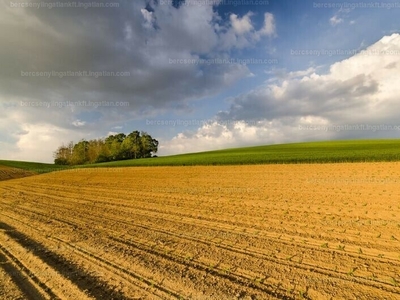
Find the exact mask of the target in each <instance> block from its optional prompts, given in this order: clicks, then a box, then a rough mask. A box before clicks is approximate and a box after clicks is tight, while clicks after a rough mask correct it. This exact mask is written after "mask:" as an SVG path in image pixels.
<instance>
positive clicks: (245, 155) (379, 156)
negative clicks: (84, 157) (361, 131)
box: [83, 140, 400, 167]
mask: <svg viewBox="0 0 400 300" xmlns="http://www.w3.org/2000/svg"><path fill="white" fill-rule="evenodd" d="M376 161H400V140H349V141H329V142H309V143H294V144H280V145H269V146H258V147H246V148H235V149H226V150H218V151H208V152H199V153H189V154H181V155H172V156H164V157H157V158H147V159H136V160H125V161H116V162H109V163H101V164H96V165H90V166H83V167H125V166H182V165H185V166H189V165H241V164H279V163H285V164H287V163H339V162H376Z"/></svg>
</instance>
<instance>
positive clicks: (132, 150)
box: [54, 131, 158, 165]
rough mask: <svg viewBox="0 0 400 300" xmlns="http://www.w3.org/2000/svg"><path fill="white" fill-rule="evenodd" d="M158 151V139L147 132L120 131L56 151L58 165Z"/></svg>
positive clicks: (134, 155)
mask: <svg viewBox="0 0 400 300" xmlns="http://www.w3.org/2000/svg"><path fill="white" fill-rule="evenodd" d="M157 151H158V141H157V140H156V139H153V138H152V137H151V136H150V135H149V134H148V133H146V132H143V131H142V132H139V131H133V132H131V133H130V134H128V135H125V134H123V133H119V134H116V135H110V136H108V137H107V138H105V139H97V140H90V141H86V140H81V141H80V142H79V143H77V144H74V143H73V142H70V143H69V144H68V145H67V146H65V145H62V146H60V147H58V149H57V150H56V151H55V152H54V163H55V164H56V165H83V164H92V163H100V162H107V161H116V160H125V159H137V158H147V157H152V155H153V154H154V153H157Z"/></svg>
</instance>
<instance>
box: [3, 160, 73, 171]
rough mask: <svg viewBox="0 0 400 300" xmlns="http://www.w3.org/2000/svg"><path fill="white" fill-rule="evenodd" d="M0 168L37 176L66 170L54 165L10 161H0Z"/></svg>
mask: <svg viewBox="0 0 400 300" xmlns="http://www.w3.org/2000/svg"><path fill="white" fill-rule="evenodd" d="M0 166H6V167H12V168H19V169H23V170H27V171H31V172H35V173H38V174H43V173H49V172H53V171H60V170H64V169H66V167H64V166H56V165H54V164H43V163H36V162H26V161H12V160H0Z"/></svg>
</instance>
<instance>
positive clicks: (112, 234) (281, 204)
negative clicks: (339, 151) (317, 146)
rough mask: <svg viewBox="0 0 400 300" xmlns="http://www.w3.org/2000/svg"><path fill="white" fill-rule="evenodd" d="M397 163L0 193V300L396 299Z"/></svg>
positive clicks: (136, 176)
mask: <svg viewBox="0 0 400 300" xmlns="http://www.w3.org/2000/svg"><path fill="white" fill-rule="evenodd" d="M399 285H400V163H354V164H322V165H317V164H312V165H254V166H213V167H211V166H210V167H207V166H198V167H148V168H146V167H137V168H116V169H83V170H73V171H62V172H56V173H50V174H45V175H38V176H33V177H28V178H23V179H16V180H9V181H3V182H0V298H1V299H199V300H200V299H368V300H371V299H400V286H399Z"/></svg>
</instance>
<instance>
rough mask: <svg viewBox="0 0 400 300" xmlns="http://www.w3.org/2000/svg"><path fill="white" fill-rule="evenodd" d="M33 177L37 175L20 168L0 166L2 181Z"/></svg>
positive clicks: (0, 179) (0, 178)
mask: <svg viewBox="0 0 400 300" xmlns="http://www.w3.org/2000/svg"><path fill="white" fill-rule="evenodd" d="M32 175H36V173H34V172H30V171H26V170H23V169H18V168H10V167H5V166H0V181H3V180H10V179H17V178H23V177H27V176H32Z"/></svg>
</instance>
